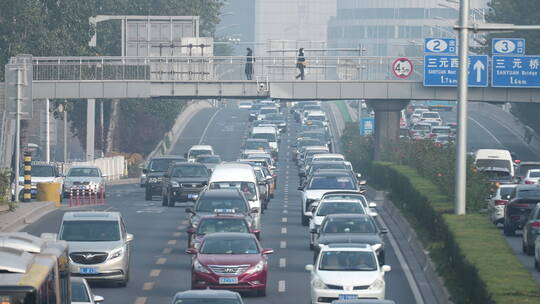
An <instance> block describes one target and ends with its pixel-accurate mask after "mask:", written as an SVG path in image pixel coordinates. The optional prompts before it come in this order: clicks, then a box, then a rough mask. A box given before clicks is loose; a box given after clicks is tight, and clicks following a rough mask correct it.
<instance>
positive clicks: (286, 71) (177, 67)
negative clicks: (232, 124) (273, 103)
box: [33, 56, 423, 82]
mask: <svg viewBox="0 0 540 304" xmlns="http://www.w3.org/2000/svg"><path fill="white" fill-rule="evenodd" d="M254 58H255V62H254V63H253V75H252V79H253V80H259V81H293V80H295V76H296V75H297V74H298V73H299V71H298V69H297V68H296V57H254ZM395 59H396V58H395V57H368V56H350V57H342V56H340V57H309V56H308V57H306V68H305V80H349V81H350V80H377V81H381V80H397V79H398V78H396V77H395V76H394V75H393V72H392V63H393V61H394V60H395ZM410 59H411V60H412V62H413V65H414V72H413V73H412V75H411V76H410V77H409V78H408V79H407V80H409V81H417V82H419V81H421V80H422V73H421V71H422V70H423V59H422V58H410ZM245 65H246V58H245V57H243V56H242V57H159V58H158V57H34V58H33V77H34V81H108V80H111V81H114V80H120V81H136V80H141V81H241V80H246V78H247V77H246V75H245V70H246V69H245ZM298 81H301V80H298Z"/></svg>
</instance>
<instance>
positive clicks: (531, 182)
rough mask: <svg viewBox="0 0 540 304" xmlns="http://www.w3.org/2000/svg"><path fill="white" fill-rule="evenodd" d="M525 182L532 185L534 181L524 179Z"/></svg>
mask: <svg viewBox="0 0 540 304" xmlns="http://www.w3.org/2000/svg"><path fill="white" fill-rule="evenodd" d="M525 184H527V185H532V184H534V182H533V181H530V180H526V181H525Z"/></svg>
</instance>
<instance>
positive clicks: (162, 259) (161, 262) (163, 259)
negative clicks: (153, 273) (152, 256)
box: [156, 258, 167, 265]
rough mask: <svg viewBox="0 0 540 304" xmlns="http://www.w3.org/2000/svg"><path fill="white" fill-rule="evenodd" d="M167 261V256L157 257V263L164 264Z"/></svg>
mask: <svg viewBox="0 0 540 304" xmlns="http://www.w3.org/2000/svg"><path fill="white" fill-rule="evenodd" d="M165 263H167V259H166V258H159V259H157V261H156V264H157V265H163V264H165Z"/></svg>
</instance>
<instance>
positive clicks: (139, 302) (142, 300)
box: [134, 297, 146, 304]
mask: <svg viewBox="0 0 540 304" xmlns="http://www.w3.org/2000/svg"><path fill="white" fill-rule="evenodd" d="M134 304H146V297H137V298H136V299H135V303H134Z"/></svg>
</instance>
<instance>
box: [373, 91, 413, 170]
mask: <svg viewBox="0 0 540 304" xmlns="http://www.w3.org/2000/svg"><path fill="white" fill-rule="evenodd" d="M408 103H409V100H384V101H368V105H369V106H370V107H371V108H372V109H373V111H375V130H374V131H375V133H374V143H373V144H374V151H373V156H374V158H375V160H381V158H382V150H383V148H384V146H385V145H387V144H389V143H391V142H394V141H397V140H398V139H399V127H400V126H399V123H400V119H401V110H403V109H404V108H405V107H406V106H407V104H408Z"/></svg>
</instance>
